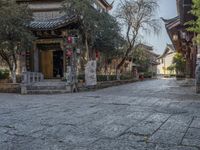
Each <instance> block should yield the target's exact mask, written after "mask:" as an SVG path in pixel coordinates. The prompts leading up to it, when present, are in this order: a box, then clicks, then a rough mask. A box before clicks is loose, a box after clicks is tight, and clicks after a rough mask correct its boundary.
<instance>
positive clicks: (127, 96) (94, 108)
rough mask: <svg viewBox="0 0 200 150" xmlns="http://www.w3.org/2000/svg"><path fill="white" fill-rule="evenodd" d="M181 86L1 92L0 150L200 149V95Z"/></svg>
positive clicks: (166, 82) (158, 83) (174, 83)
mask: <svg viewBox="0 0 200 150" xmlns="http://www.w3.org/2000/svg"><path fill="white" fill-rule="evenodd" d="M179 85H180V84H178V83H177V81H175V80H173V79H166V80H164V79H159V80H149V81H144V82H137V83H132V84H128V85H122V86H118V87H111V88H107V89H103V90H98V91H95V92H84V93H78V94H63V95H32V96H31V95H27V96H22V95H16V94H0V150H200V95H196V94H195V93H194V89H193V88H192V87H190V86H181V87H180V86H179Z"/></svg>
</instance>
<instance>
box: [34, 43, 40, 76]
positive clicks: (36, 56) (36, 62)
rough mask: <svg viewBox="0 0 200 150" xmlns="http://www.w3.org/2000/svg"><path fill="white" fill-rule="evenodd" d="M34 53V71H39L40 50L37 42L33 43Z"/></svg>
mask: <svg viewBox="0 0 200 150" xmlns="http://www.w3.org/2000/svg"><path fill="white" fill-rule="evenodd" d="M33 55H34V56H33V57H34V58H33V67H34V72H39V50H38V48H37V43H36V42H34V43H33Z"/></svg>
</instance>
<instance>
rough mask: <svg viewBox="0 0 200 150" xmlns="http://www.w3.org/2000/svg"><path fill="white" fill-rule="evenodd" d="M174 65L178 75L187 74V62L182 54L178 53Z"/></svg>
mask: <svg viewBox="0 0 200 150" xmlns="http://www.w3.org/2000/svg"><path fill="white" fill-rule="evenodd" d="M173 64H174V68H175V70H176V74H177V75H182V74H184V73H185V65H186V60H185V58H184V57H183V55H182V54H181V53H176V54H175V56H174V57H173Z"/></svg>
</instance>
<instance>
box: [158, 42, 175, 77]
mask: <svg viewBox="0 0 200 150" xmlns="http://www.w3.org/2000/svg"><path fill="white" fill-rule="evenodd" d="M175 53H176V51H175V49H174V47H173V45H172V44H167V46H166V48H165V51H164V52H163V54H162V55H160V56H159V57H158V58H157V62H158V66H157V74H158V75H162V76H170V75H176V72H175V70H170V69H169V67H170V66H172V65H173V57H174V56H175Z"/></svg>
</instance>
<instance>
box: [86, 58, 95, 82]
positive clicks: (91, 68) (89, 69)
mask: <svg viewBox="0 0 200 150" xmlns="http://www.w3.org/2000/svg"><path fill="white" fill-rule="evenodd" d="M96 69H97V62H96V61H95V60H92V61H89V62H88V63H87V64H86V67H85V84H86V86H94V85H97V75H96Z"/></svg>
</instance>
